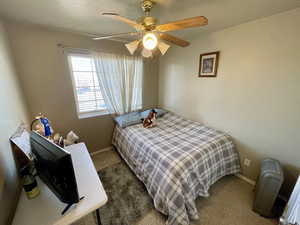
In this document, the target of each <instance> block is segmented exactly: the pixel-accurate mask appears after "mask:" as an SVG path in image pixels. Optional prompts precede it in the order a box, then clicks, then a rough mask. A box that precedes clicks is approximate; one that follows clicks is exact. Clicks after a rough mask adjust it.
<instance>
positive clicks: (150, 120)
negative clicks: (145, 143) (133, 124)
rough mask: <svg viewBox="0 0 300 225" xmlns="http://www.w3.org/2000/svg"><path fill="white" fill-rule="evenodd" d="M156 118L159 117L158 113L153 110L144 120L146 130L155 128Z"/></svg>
mask: <svg viewBox="0 0 300 225" xmlns="http://www.w3.org/2000/svg"><path fill="white" fill-rule="evenodd" d="M156 116H157V112H156V111H155V110H154V109H152V110H151V111H150V113H149V115H148V116H147V117H146V118H145V119H142V121H143V126H144V127H145V128H151V127H153V126H155V121H156Z"/></svg>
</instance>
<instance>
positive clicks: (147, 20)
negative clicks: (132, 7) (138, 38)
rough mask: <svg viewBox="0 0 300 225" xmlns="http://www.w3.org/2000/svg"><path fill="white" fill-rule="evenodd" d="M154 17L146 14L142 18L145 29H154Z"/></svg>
mask: <svg viewBox="0 0 300 225" xmlns="http://www.w3.org/2000/svg"><path fill="white" fill-rule="evenodd" d="M155 25H156V19H155V18H154V17H152V16H146V17H144V20H143V26H144V27H145V29H146V30H147V31H151V30H154V29H155Z"/></svg>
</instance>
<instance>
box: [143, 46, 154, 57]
mask: <svg viewBox="0 0 300 225" xmlns="http://www.w3.org/2000/svg"><path fill="white" fill-rule="evenodd" d="M141 54H142V56H143V57H145V58H150V57H152V51H151V50H148V49H146V48H143V50H142V52H141Z"/></svg>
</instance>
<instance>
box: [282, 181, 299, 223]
mask: <svg viewBox="0 0 300 225" xmlns="http://www.w3.org/2000/svg"><path fill="white" fill-rule="evenodd" d="M283 217H284V219H285V220H286V222H287V223H289V224H300V176H299V178H298V181H297V183H296V185H295V187H294V190H293V193H292V195H291V197H290V199H289V202H288V204H287V206H286V210H285V213H284V215H283Z"/></svg>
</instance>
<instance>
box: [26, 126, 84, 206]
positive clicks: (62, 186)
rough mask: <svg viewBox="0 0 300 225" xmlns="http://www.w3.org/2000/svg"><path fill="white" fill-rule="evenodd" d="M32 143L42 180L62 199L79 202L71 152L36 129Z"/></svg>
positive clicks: (63, 200)
mask: <svg viewBox="0 0 300 225" xmlns="http://www.w3.org/2000/svg"><path fill="white" fill-rule="evenodd" d="M30 145H31V150H32V153H33V154H34V156H35V167H36V170H37V173H38V175H39V177H40V178H41V180H42V181H43V182H44V183H45V184H46V185H47V186H48V187H49V189H50V190H51V191H52V192H53V193H54V194H55V195H56V196H57V198H58V199H60V201H62V202H64V203H67V204H74V203H77V202H79V195H78V190H77V183H76V177H75V173H74V168H73V163H72V158H71V154H70V153H69V152H67V151H66V150H64V149H63V148H61V147H59V146H58V145H56V144H54V143H53V142H51V141H50V140H48V139H46V138H45V137H43V136H41V135H40V134H38V133H37V132H35V131H33V132H31V135H30Z"/></svg>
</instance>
